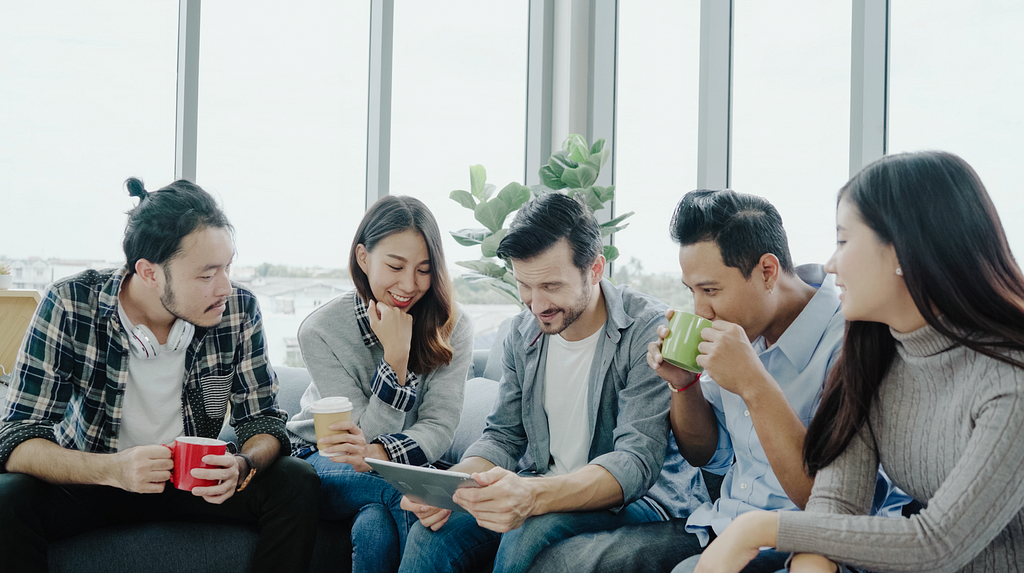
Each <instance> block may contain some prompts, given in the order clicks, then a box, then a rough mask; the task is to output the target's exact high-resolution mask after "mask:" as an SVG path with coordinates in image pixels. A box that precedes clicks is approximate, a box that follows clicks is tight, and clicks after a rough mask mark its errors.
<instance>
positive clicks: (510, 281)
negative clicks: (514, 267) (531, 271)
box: [501, 273, 519, 290]
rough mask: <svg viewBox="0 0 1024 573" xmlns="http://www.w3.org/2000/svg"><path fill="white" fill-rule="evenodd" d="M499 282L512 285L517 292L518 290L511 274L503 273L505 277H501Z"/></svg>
mask: <svg viewBox="0 0 1024 573" xmlns="http://www.w3.org/2000/svg"><path fill="white" fill-rule="evenodd" d="M501 280H503V281H505V282H506V283H508V284H510V285H512V286H513V287H514V288H516V289H517V290H518V289H519V283H518V282H517V281H516V276H515V275H513V274H512V273H505V276H503V277H501Z"/></svg>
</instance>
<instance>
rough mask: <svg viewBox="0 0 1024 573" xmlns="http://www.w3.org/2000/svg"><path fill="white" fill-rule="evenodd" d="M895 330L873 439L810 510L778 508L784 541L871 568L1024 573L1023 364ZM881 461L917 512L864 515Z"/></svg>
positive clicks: (852, 448)
mask: <svg viewBox="0 0 1024 573" xmlns="http://www.w3.org/2000/svg"><path fill="white" fill-rule="evenodd" d="M893 336H895V338H896V342H897V351H898V355H897V357H896V358H895V360H894V361H893V364H892V366H891V367H890V368H889V371H888V373H887V374H886V376H885V379H884V380H883V381H882V384H881V386H880V387H879V394H878V399H877V400H876V402H875V403H874V404H873V406H872V409H871V413H870V418H869V419H870V423H871V428H872V429H873V430H874V436H873V438H872V436H871V434H870V433H869V432H868V431H867V429H866V428H861V431H860V433H859V434H857V435H856V436H855V437H854V439H853V441H851V442H850V445H849V446H847V448H846V450H845V451H844V452H843V453H842V454H841V455H840V456H839V458H838V459H836V461H834V462H833V463H832V464H831V465H829V466H828V467H827V468H825V469H823V470H822V471H820V472H818V475H817V477H816V479H815V481H814V489H813V491H812V493H811V499H810V501H808V503H807V510H806V511H802V512H782V513H780V514H779V530H778V548H779V549H780V550H783V551H798V552H808V553H818V554H823V555H825V556H826V557H829V558H830V559H832V560H834V561H837V562H840V563H847V564H850V565H854V566H857V567H863V568H865V569H868V570H871V571H929V572H932V571H939V572H942V571H946V572H952V571H979V572H980V571H986V572H997V571H1022V570H1024V486H1022V485H1021V475H1022V474H1024V370H1022V369H1020V368H1014V367H1012V366H1010V365H1008V364H1006V363H1003V362H999V361H996V360H993V359H991V358H988V357H986V356H984V355H981V354H978V353H977V352H974V351H972V350H969V349H967V348H964V347H962V346H955V345H954V344H953V343H952V341H950V340H949V339H947V338H945V337H943V336H942V335H940V334H939V333H938V332H937V331H936V330H935V329H933V328H932V327H930V326H925V327H923V328H920V329H918V330H915V331H914V332H911V333H907V334H899V333H895V332H894V333H893ZM1014 357H1015V358H1016V359H1017V360H1021V359H1022V358H1024V356H1022V353H1020V352H1017V353H1015V354H1014ZM879 462H881V464H882V467H884V468H885V471H886V473H887V474H889V477H891V478H892V481H893V483H894V484H895V485H897V486H898V487H899V488H900V489H902V490H903V491H905V492H907V493H908V494H910V495H911V496H912V497H913V498H914V499H916V500H918V501H921V502H923V503H924V504H925V508H924V509H923V510H922V511H921V513H919V514H917V515H914V516H912V517H911V518H910V519H893V518H891V517H867V516H866V514H867V512H868V510H869V509H870V507H871V497H872V494H873V493H874V487H875V472H876V469H877V467H878V464H879Z"/></svg>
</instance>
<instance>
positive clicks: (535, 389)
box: [400, 193, 696, 573]
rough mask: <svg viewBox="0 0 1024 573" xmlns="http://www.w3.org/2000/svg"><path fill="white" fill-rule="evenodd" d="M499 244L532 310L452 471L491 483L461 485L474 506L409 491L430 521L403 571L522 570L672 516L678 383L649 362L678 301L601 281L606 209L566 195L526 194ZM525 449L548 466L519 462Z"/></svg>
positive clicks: (516, 329)
mask: <svg viewBox="0 0 1024 573" xmlns="http://www.w3.org/2000/svg"><path fill="white" fill-rule="evenodd" d="M498 255H499V256H500V257H502V258H506V259H511V261H512V264H513V267H514V275H515V278H516V281H517V283H518V285H519V293H520V295H521V297H522V300H523V303H524V304H526V306H527V307H528V308H529V310H528V311H524V312H522V313H521V314H519V315H518V316H516V317H515V318H514V319H513V322H512V327H511V329H510V332H509V334H508V336H507V338H506V339H505V344H504V354H503V356H502V366H503V374H502V380H501V382H500V390H499V395H498V399H497V401H496V404H495V407H494V410H493V411H492V413H491V414H490V416H489V417H488V419H487V427H486V428H485V429H484V433H483V435H482V436H481V438H480V439H479V440H478V441H477V442H475V443H474V444H473V445H471V446H470V447H469V449H468V450H467V451H466V453H465V455H464V456H463V459H462V462H461V463H459V464H457V465H456V466H454V467H453V468H452V471H458V472H465V473H469V474H472V476H473V478H474V479H475V480H476V482H477V483H478V484H479V485H480V486H481V487H479V488H465V489H460V490H458V491H457V492H456V494H455V496H454V501H455V502H456V503H458V504H459V505H460V506H462V507H463V508H465V509H466V511H467V512H468V514H467V513H461V512H455V513H452V512H450V511H448V510H441V509H438V508H435V507H430V506H426V505H423V504H419V503H415V502H413V501H412V500H410V499H408V498H405V499H403V501H402V507H403V508H405V509H408V510H410V511H413V512H414V513H415V514H416V516H417V517H418V518H419V520H420V521H419V523H418V524H416V525H415V526H414V527H413V529H412V530H411V531H410V533H409V540H408V542H407V544H406V550H405V554H404V556H403V559H402V566H401V569H400V571H402V572H406V573H409V572H414V571H442V572H444V571H463V570H470V569H473V568H476V567H479V566H481V565H484V564H485V563H487V562H488V561H489V560H490V559H491V558H492V557H493V558H494V571H495V572H517V571H523V570H525V569H526V568H527V567H528V566H529V565H530V563H531V562H532V560H533V557H534V556H535V555H536V554H537V553H539V552H540V551H541V550H542V549H543V548H545V547H547V546H548V545H550V544H552V543H555V542H558V541H560V540H562V539H566V538H568V537H571V536H573V535H577V534H580V533H585V532H588V531H600V530H606V529H613V528H616V527H621V526H623V525H627V524H632V523H642V522H647V521H656V520H662V519H665V517H666V516H665V511H664V510H663V509H662V508H661V507H660V506H658V504H657V503H655V502H653V501H652V500H649V499H647V498H644V497H643V496H644V494H645V493H646V492H647V490H648V489H650V487H651V486H652V485H653V484H654V483H655V481H656V480H657V479H658V477H659V474H660V472H661V469H662V462H663V459H664V455H665V447H666V436H667V435H668V406H669V389H668V387H667V386H666V385H665V382H664V381H662V380H661V379H660V378H658V376H657V374H656V373H655V372H654V371H653V370H652V369H651V368H650V367H649V366H648V365H647V361H646V355H647V345H648V343H649V342H651V341H653V340H656V339H657V329H658V327H659V326H661V325H664V324H666V321H665V317H664V314H665V305H663V304H661V303H659V302H657V301H656V300H654V299H652V298H650V297H648V296H645V295H642V294H639V293H636V292H634V291H632V290H631V289H629V288H627V287H617V286H615V285H613V284H611V283H610V282H609V281H607V280H603V279H602V276H603V274H604V268H605V259H604V256H603V255H602V243H601V231H600V228H599V226H598V223H597V220H596V219H595V218H594V215H593V214H592V213H591V212H590V211H589V209H588V208H587V207H586V206H585V205H584V204H583V203H582V202H581V201H578V200H576V199H573V198H570V197H567V196H565V195H561V194H558V193H550V194H547V195H543V196H541V197H538V198H536V199H534V200H532V201H530V202H529V203H527V204H526V205H524V206H523V208H522V209H520V211H519V212H518V213H517V214H516V217H515V219H514V220H513V222H512V224H511V225H510V227H509V231H508V234H507V235H506V236H505V237H504V239H503V240H502V241H501V244H500V246H499V248H498ZM524 454H529V455H528V458H527V459H529V460H531V461H530V462H524V464H526V465H527V466H528V467H527V472H530V473H533V474H535V475H537V476H540V477H524V476H522V475H520V474H516V473H514V472H513V470H514V469H515V468H516V464H517V462H519V461H520V458H522V457H523V455H524ZM693 471H694V472H695V471H696V470H693ZM524 473H526V472H524Z"/></svg>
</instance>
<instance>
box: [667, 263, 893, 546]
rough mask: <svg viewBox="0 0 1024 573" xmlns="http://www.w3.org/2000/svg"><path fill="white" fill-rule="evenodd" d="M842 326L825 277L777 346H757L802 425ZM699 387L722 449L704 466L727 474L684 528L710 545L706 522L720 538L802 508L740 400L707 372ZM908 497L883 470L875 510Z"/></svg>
mask: <svg viewBox="0 0 1024 573" xmlns="http://www.w3.org/2000/svg"><path fill="white" fill-rule="evenodd" d="M845 325H846V321H845V319H844V318H843V314H842V312H841V311H840V303H839V292H838V291H837V289H836V285H835V277H834V276H833V275H828V276H827V277H826V278H825V279H824V281H823V282H822V284H821V286H820V287H819V288H818V292H816V293H815V294H814V297H812V298H811V300H810V302H808V303H807V306H805V307H804V309H803V311H801V312H800V315H799V316H797V318H796V320H794V321H793V324H791V325H789V328H787V329H786V331H785V332H783V333H782V336H781V337H779V340H778V341H777V342H776V343H775V345H774V346H772V347H771V348H766V347H765V345H766V343H765V340H764V337H761V338H758V339H757V340H755V341H754V343H753V346H754V350H755V351H756V352H757V354H758V357H759V358H760V359H761V363H762V364H764V367H765V369H766V370H767V371H768V373H769V374H771V376H772V378H774V379H775V381H776V382H778V384H779V386H780V387H781V388H782V391H783V393H785V395H786V399H787V400H789V403H790V405H791V406H792V407H793V409H794V410H795V411H796V413H797V416H799V417H800V421H801V422H803V424H804V426H807V425H808V424H810V423H811V418H812V417H813V416H814V412H815V411H816V410H817V409H818V404H819V403H820V402H821V393H822V390H823V387H824V382H825V377H826V376H827V375H828V372H829V370H830V369H831V368H832V364H833V362H835V360H836V358H837V357H838V355H839V350H840V348H841V347H842V343H843V330H844V328H845ZM700 384H701V389H702V390H703V391H704V397H705V398H707V400H708V402H709V403H711V406H712V408H714V411H715V416H717V417H718V448H717V450H716V451H715V455H714V456H713V457H712V458H711V461H710V462H708V464H707V465H706V466H704V469H706V470H708V471H710V472H712V473H716V474H722V473H725V479H724V480H723V481H722V495H721V497H719V498H718V500H717V501H715V503H714V505H712V504H711V503H705V504H703V505H701V506H700V507H699V508H697V509H696V510H695V511H694V512H693V513H692V514H691V515H690V518H689V519H688V520H687V521H686V531H688V532H690V533H693V534H695V535H697V538H698V539H699V540H700V543H701V545H707V543H708V541H709V539H710V535H709V534H708V529H707V528H708V527H710V528H712V529H714V531H715V534H716V535H721V533H722V532H723V531H725V528H726V527H728V525H729V524H730V523H732V520H733V519H735V518H736V516H738V515H739V514H741V513H744V512H747V511H753V510H787V511H798V510H799V508H798V507H797V506H796V504H794V503H793V502H792V501H790V499H789V496H787V495H786V492H785V490H783V489H782V484H780V483H779V480H778V478H776V477H775V472H773V471H772V468H771V465H770V464H769V463H768V456H767V455H765V453H764V448H762V447H761V442H760V440H758V439H757V433H756V432H755V431H754V423H753V421H751V419H750V411H749V410H748V409H747V405H746V404H745V403H744V402H743V399H742V398H740V397H739V396H738V395H736V394H733V393H732V392H729V391H727V390H723V389H722V388H721V387H720V386H719V385H718V384H716V383H715V382H714V380H712V379H711V378H710V377H709V376H707V375H701V378H700ZM734 456H735V462H733V458H734ZM909 501H910V498H909V497H908V496H907V495H906V494H904V493H903V492H902V491H900V490H899V489H896V488H894V487H892V485H891V483H890V482H889V481H888V478H887V477H885V474H884V473H880V474H879V483H878V487H877V489H876V503H875V512H876V514H878V515H899V511H900V508H901V507H902V506H903V505H904V504H905V503H907V502H909Z"/></svg>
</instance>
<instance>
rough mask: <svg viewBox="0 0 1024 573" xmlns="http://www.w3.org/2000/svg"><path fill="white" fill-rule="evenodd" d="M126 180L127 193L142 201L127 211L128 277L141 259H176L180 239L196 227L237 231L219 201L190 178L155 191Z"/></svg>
mask: <svg viewBox="0 0 1024 573" xmlns="http://www.w3.org/2000/svg"><path fill="white" fill-rule="evenodd" d="M124 183H125V186H126V187H128V194H129V195H131V196H132V197H138V198H139V204H138V205H137V206H136V207H135V208H134V209H132V210H131V211H128V223H127V225H125V228H124V243H123V245H124V256H125V276H128V277H130V276H131V275H132V274H134V273H135V263H137V262H139V259H146V260H147V261H149V262H151V263H153V264H155V265H162V264H165V263H168V262H170V261H172V260H174V258H175V257H176V256H178V254H179V253H180V252H181V240H182V239H184V238H185V237H186V236H188V235H189V234H191V233H192V232H193V231H195V230H198V229H204V228H206V227H213V228H222V229H227V230H229V231H232V232H233V231H234V228H233V227H232V226H231V223H229V222H228V218H227V216H226V215H224V211H222V210H221V209H220V207H218V206H217V201H216V200H214V198H213V197H211V196H210V194H209V193H207V192H206V191H204V190H203V189H202V188H201V187H200V186H198V185H196V184H195V183H192V182H191V181H187V180H185V179H179V180H177V181H175V182H174V183H171V184H170V185H168V186H166V187H163V188H161V189H159V190H157V191H154V192H153V193H150V192H148V191H146V188H145V186H144V185H143V184H142V181H141V180H139V179H137V178H135V177H130V178H129V179H128V180H127V181H125V182H124Z"/></svg>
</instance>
